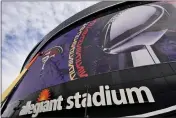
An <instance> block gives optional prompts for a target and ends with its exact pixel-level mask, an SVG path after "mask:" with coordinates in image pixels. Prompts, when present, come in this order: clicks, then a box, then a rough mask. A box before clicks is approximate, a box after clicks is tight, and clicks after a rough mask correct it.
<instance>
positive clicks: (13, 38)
mask: <svg viewBox="0 0 176 118" xmlns="http://www.w3.org/2000/svg"><path fill="white" fill-rule="evenodd" d="M97 2H98V1H91V2H88V1H86V2H83V1H82V2H63V1H60V2H56V1H53V2H2V91H4V90H5V89H6V88H7V87H8V86H9V85H10V84H11V83H12V82H13V80H14V79H15V78H16V77H17V75H18V74H19V72H20V69H21V66H22V64H23V62H24V60H25V58H26V57H27V55H28V54H29V52H30V51H31V50H32V48H33V47H34V46H35V45H36V44H37V43H38V42H39V41H40V40H41V39H42V37H44V35H46V34H47V33H48V32H50V31H51V30H52V29H54V28H55V27H56V26H57V25H59V24H60V23H61V22H63V21H64V20H65V19H67V18H69V17H70V16H72V15H74V14H75V13H77V12H79V11H81V10H83V9H85V8H86V7H88V6H91V5H93V4H95V3H97Z"/></svg>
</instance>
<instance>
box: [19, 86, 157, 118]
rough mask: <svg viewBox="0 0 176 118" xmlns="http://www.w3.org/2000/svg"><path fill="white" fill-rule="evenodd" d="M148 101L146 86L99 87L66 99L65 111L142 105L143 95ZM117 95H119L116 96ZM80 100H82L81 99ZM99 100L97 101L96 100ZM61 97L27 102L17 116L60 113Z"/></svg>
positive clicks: (150, 98) (149, 94)
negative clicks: (33, 102)
mask: <svg viewBox="0 0 176 118" xmlns="http://www.w3.org/2000/svg"><path fill="white" fill-rule="evenodd" d="M142 92H143V93H145V97H146V98H147V99H148V102H149V103H153V102H155V100H154V98H153V95H152V93H151V91H150V89H149V88H148V87H146V86H142V87H140V88H137V87H132V88H126V89H119V91H116V90H109V86H108V85H106V86H105V87H104V86H99V91H98V92H95V93H93V94H92V95H91V94H90V93H84V94H82V95H80V93H79V92H77V93H75V95H74V96H69V97H68V98H67V105H66V109H72V108H81V107H86V106H87V107H92V106H97V107H98V106H106V105H113V104H115V105H123V104H135V103H144V94H142ZM117 93H119V95H118V96H117ZM133 93H135V94H136V97H137V101H136V102H135V100H134V94H133ZM81 98H82V99H81ZM98 98H99V99H98ZM62 101H63V97H62V95H60V96H59V97H58V98H57V99H53V100H46V101H42V102H39V103H36V104H31V101H28V102H27V103H26V105H25V106H23V107H22V109H21V111H20V113H19V115H20V116H21V115H27V114H32V117H36V116H37V115H38V114H39V113H42V112H49V111H56V110H58V111H60V110H62V108H63V107H62Z"/></svg>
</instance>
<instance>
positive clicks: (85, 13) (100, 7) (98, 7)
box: [21, 1, 125, 71]
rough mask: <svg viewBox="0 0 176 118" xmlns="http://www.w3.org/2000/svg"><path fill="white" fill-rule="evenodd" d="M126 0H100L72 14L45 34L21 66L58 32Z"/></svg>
mask: <svg viewBox="0 0 176 118" xmlns="http://www.w3.org/2000/svg"><path fill="white" fill-rule="evenodd" d="M124 2H125V1H103V2H99V3H96V4H94V5H92V6H90V7H88V8H86V9H84V10H82V11H80V12H78V13H77V14H75V15H73V16H71V17H70V18H68V19H67V20H65V21H64V22H62V23H61V24H60V25H58V26H57V27H56V28H54V29H53V30H52V31H51V32H49V33H48V34H47V35H46V36H44V38H43V39H42V41H41V42H39V43H38V44H37V45H36V46H35V47H34V48H33V49H32V50H31V52H30V53H29V54H28V56H27V58H26V59H25V61H24V63H23V66H22V68H21V71H22V69H23V68H24V66H25V65H26V64H27V63H28V62H30V60H31V59H32V58H33V57H34V56H35V55H36V54H37V53H38V51H39V50H40V49H41V48H42V47H43V46H44V45H45V44H46V43H47V42H48V41H49V40H50V39H51V38H52V37H53V36H55V35H56V34H57V33H59V32H60V31H62V30H63V29H65V28H67V27H69V26H70V25H72V24H75V23H76V22H78V21H80V20H81V19H83V18H85V17H88V16H90V15H92V14H94V13H97V12H100V11H101V10H104V9H107V8H110V7H112V6H115V5H117V4H120V3H124Z"/></svg>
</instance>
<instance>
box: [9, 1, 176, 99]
mask: <svg viewBox="0 0 176 118" xmlns="http://www.w3.org/2000/svg"><path fill="white" fill-rule="evenodd" d="M175 6H176V3H166V2H158V3H152V4H147V5H142V6H136V7H132V8H128V9H125V10H123V11H118V12H116V13H112V14H109V15H106V16H103V17H100V18H97V19H95V20H92V21H90V22H87V23H85V24H83V25H81V26H78V27H76V28H74V29H72V30H71V31H69V32H67V33H66V34H63V35H62V36H60V37H57V38H56V39H55V40H53V41H52V42H50V43H48V44H47V45H46V46H45V47H44V49H43V50H42V51H41V53H42V55H41V56H40V57H38V59H37V60H36V62H35V63H34V64H33V65H32V67H31V68H30V70H29V71H28V73H27V74H26V75H25V77H24V79H23V81H22V82H21V84H20V85H19V87H18V89H17V91H16V92H15V94H14V96H13V98H12V100H16V99H19V98H20V99H22V98H23V97H25V96H27V95H28V94H30V93H33V92H35V91H37V90H40V89H43V88H46V87H49V86H53V85H57V84H60V83H64V82H68V81H70V80H75V79H78V78H84V77H88V76H92V75H97V74H101V73H106V72H110V71H113V70H122V69H126V68H133V67H137V66H144V65H151V64H156V63H161V62H166V61H176V38H175V37H176V25H175V24H176V23H175V21H176V9H175Z"/></svg>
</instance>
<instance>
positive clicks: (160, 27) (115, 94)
mask: <svg viewBox="0 0 176 118" xmlns="http://www.w3.org/2000/svg"><path fill="white" fill-rule="evenodd" d="M175 21H176V2H175V3H174V2H149V1H148V2H140V1H138V2H132V1H126V2H117V1H116V2H115V1H114V2H100V3H98V4H95V5H93V6H91V7H89V8H87V9H85V10H83V11H81V12H80V13H78V14H76V15H74V16H73V17H71V18H69V19H67V20H66V21H64V22H63V23H61V24H60V25H59V26H58V27H56V28H55V29H54V30H53V31H51V32H50V33H49V34H48V35H46V36H45V37H44V39H43V40H42V41H41V42H39V44H37V45H36V47H35V48H34V49H33V50H32V51H31V53H30V54H29V55H28V57H27V59H26V61H25V62H24V65H23V68H22V70H24V69H25V67H26V66H27V65H28V64H29V63H30V62H31V60H33V59H34V57H36V55H37V57H36V58H35V61H34V62H33V63H32V64H31V66H30V67H29V68H28V71H27V72H26V73H25V74H24V75H23V76H22V78H21V79H20V80H19V81H18V83H16V86H15V87H14V88H13V89H12V91H11V92H10V93H9V95H8V96H7V98H6V100H5V102H4V103H3V106H2V110H1V111H2V116H4V117H11V116H15V117H17V116H18V117H125V116H129V117H155V116H166V117H170V116H176V25H175Z"/></svg>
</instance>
